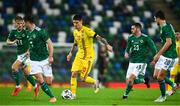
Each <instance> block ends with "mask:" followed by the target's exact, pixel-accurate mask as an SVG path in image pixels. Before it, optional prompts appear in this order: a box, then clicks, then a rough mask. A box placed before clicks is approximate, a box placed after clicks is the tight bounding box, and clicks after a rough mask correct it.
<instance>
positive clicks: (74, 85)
mask: <svg viewBox="0 0 180 106" xmlns="http://www.w3.org/2000/svg"><path fill="white" fill-rule="evenodd" d="M76 89H77V78H72V77H71V92H72V94H73V95H76Z"/></svg>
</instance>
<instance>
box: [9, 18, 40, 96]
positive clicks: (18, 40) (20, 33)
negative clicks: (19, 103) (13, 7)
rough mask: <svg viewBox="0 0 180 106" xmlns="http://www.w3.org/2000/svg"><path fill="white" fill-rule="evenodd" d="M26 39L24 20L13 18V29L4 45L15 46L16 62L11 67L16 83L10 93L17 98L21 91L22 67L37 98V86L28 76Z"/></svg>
mask: <svg viewBox="0 0 180 106" xmlns="http://www.w3.org/2000/svg"><path fill="white" fill-rule="evenodd" d="M27 42H28V39H27V35H26V31H25V30H24V20H23V18H22V17H20V16H16V17H15V28H14V29H13V30H12V31H11V32H10V33H9V36H8V38H7V41H6V43H7V44H8V45H13V44H17V60H16V61H15V62H14V63H13V65H12V77H13V80H14V81H15V83H16V87H15V89H14V91H13V92H12V94H11V95H12V96H17V94H18V93H19V91H20V90H21V86H20V72H19V69H20V67H22V69H23V72H24V75H25V77H26V79H27V80H28V81H29V82H30V83H31V84H32V85H33V86H34V88H35V90H34V91H35V96H38V93H39V86H38V85H37V84H36V82H35V80H34V78H33V77H32V76H31V75H29V71H28V67H27V63H26V61H27V60H28V58H29V56H28V43H27Z"/></svg>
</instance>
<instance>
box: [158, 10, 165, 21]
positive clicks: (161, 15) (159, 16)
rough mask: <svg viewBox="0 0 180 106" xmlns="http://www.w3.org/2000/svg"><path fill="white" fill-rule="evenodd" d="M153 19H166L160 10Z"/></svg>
mask: <svg viewBox="0 0 180 106" xmlns="http://www.w3.org/2000/svg"><path fill="white" fill-rule="evenodd" d="M155 17H156V18H160V19H162V20H165V19H166V18H165V14H164V12H163V11H161V10H159V11H157V12H156V13H155Z"/></svg>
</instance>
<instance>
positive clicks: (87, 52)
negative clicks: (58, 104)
mask: <svg viewBox="0 0 180 106" xmlns="http://www.w3.org/2000/svg"><path fill="white" fill-rule="evenodd" d="M73 25H74V27H75V30H74V32H73V36H74V44H73V47H72V49H71V51H70V52H69V54H68V55H67V61H70V59H71V57H72V54H73V52H74V50H75V48H76V47H77V46H78V51H77V53H76V57H75V59H74V62H73V64H72V68H71V91H72V94H73V97H72V99H75V98H76V88H77V76H78V73H79V74H80V79H81V81H84V82H87V83H90V84H94V87H95V91H94V93H97V92H98V91H99V82H98V81H96V80H95V79H93V78H92V77H90V76H89V75H88V74H89V72H90V70H91V68H92V65H93V62H94V59H95V52H94V48H93V39H94V38H96V39H97V40H98V41H101V42H102V43H104V44H105V45H106V47H107V50H108V51H110V52H112V51H113V48H112V46H111V45H109V44H108V42H107V41H106V39H105V38H103V37H101V36H99V35H98V34H96V33H95V32H94V31H93V30H91V29H90V28H88V27H85V26H84V25H83V18H82V16H81V15H79V14H76V15H74V16H73Z"/></svg>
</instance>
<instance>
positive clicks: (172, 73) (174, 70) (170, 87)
mask: <svg viewBox="0 0 180 106" xmlns="http://www.w3.org/2000/svg"><path fill="white" fill-rule="evenodd" d="M179 68H180V67H179V66H178V64H176V65H175V66H174V67H173V68H172V70H171V71H170V78H169V80H170V81H171V82H173V84H172V85H168V87H167V92H166V94H167V95H169V96H170V95H172V94H173V93H174V90H175V89H176V84H175V83H174V80H175V77H176V75H177V71H178V69H179Z"/></svg>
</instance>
